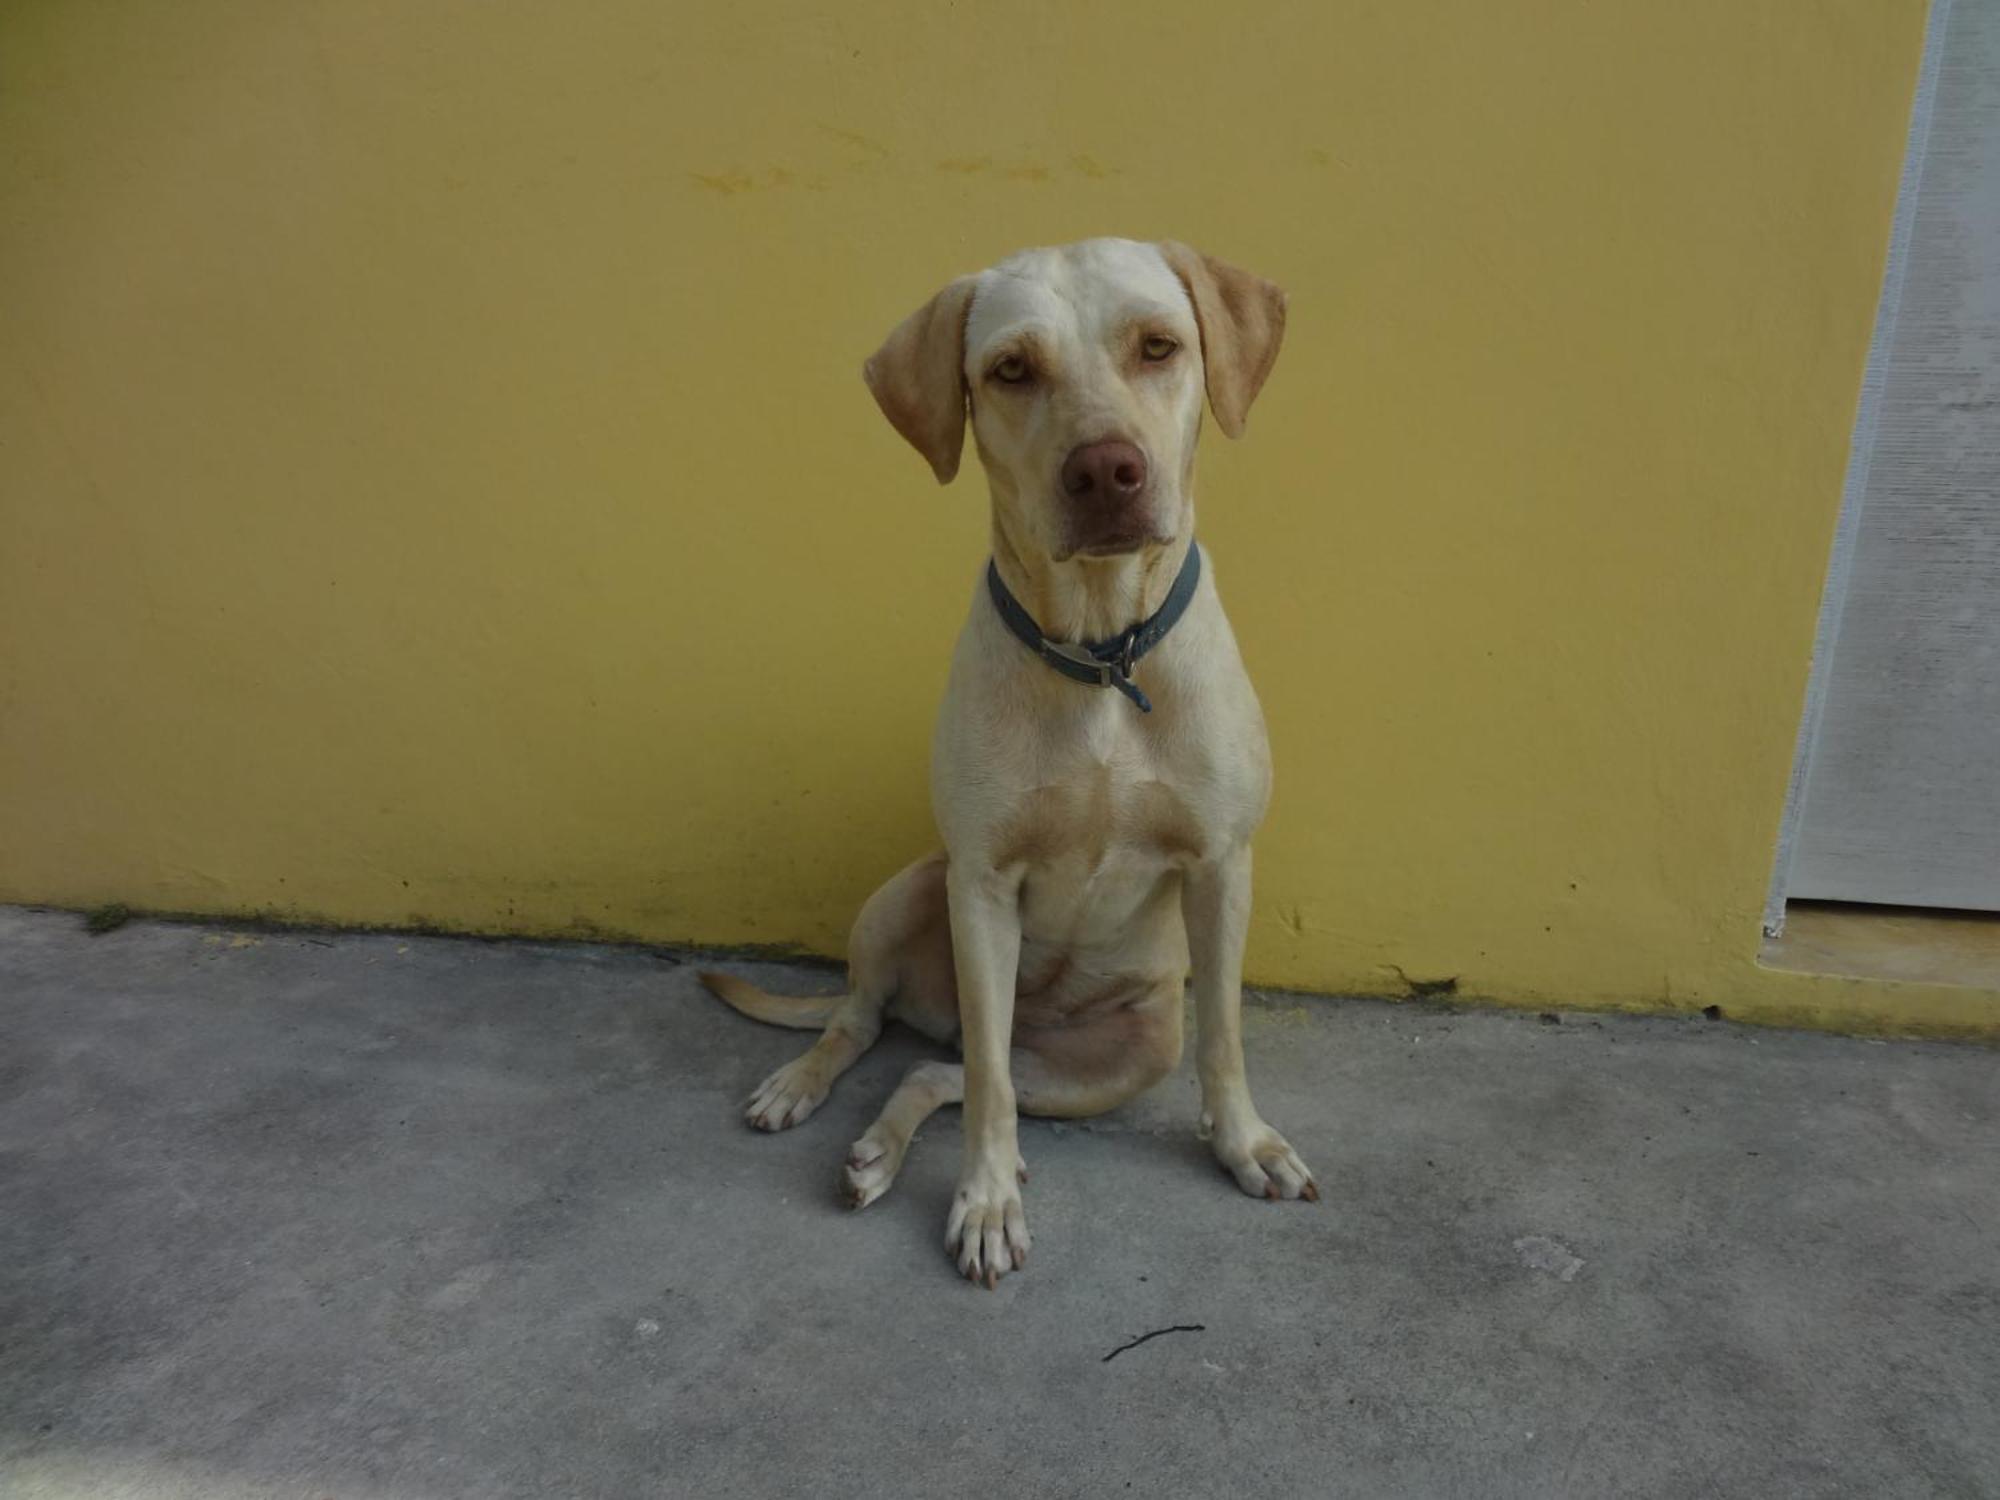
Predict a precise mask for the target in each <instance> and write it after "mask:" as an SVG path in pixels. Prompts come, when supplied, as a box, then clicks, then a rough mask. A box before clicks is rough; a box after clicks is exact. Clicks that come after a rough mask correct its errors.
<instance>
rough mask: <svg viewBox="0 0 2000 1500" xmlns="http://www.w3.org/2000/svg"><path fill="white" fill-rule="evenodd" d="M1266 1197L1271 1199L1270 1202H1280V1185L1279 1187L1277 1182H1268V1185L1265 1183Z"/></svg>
mask: <svg viewBox="0 0 2000 1500" xmlns="http://www.w3.org/2000/svg"><path fill="white" fill-rule="evenodd" d="M1264 1196H1265V1197H1266V1198H1268V1199H1270V1200H1271V1201H1272V1202H1273V1203H1275V1202H1277V1201H1278V1185H1277V1183H1275V1182H1267V1183H1265V1184H1264Z"/></svg>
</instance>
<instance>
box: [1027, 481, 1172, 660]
mask: <svg viewBox="0 0 2000 1500" xmlns="http://www.w3.org/2000/svg"><path fill="white" fill-rule="evenodd" d="M1193 541H1194V532H1193V527H1192V526H1191V525H1190V526H1188V527H1184V528H1183V529H1182V530H1181V532H1180V534H1178V535H1177V536H1175V537H1174V539H1173V540H1172V541H1170V542H1162V543H1158V544H1156V545H1152V546H1147V547H1142V548H1141V549H1140V550H1138V551H1137V552H1128V553H1124V554H1121V555H1120V556H1117V557H1071V558H1067V559H1065V560H1064V561H1062V562H1057V561H1056V560H1055V559H1054V558H1052V557H1050V556H1049V555H1048V553H1047V552H1045V551H1044V550H1042V548H1040V547H1039V546H1037V545H1036V544H1035V543H1034V542H1033V541H1032V540H1030V539H1027V538H1021V537H1015V536H1014V535H1012V534H1011V532H1010V528H1009V527H1008V525H1007V522H1006V519H1005V513H1004V512H1003V511H1002V510H1000V509H999V508H998V507H995V509H994V514H993V562H994V565H995V566H996V567H997V568H999V570H1000V581H1001V582H1002V583H1004V584H1006V585H1007V589H1008V592H1010V593H1011V594H1013V596H1014V597H1015V598H1016V599H1018V600H1020V601H1021V604H1022V607H1023V608H1025V609H1026V610H1027V611H1028V613H1029V614H1031V615H1033V616H1034V617H1035V623H1036V624H1037V625H1039V626H1041V628H1042V633H1043V634H1044V635H1046V636H1047V637H1048V638H1049V639H1050V640H1053V641H1071V642H1084V641H1105V640H1110V639H1111V638H1112V637H1113V636H1116V635H1118V634H1120V633H1121V632H1123V631H1126V630H1130V629H1131V628H1132V627H1133V626H1134V625H1137V624H1139V623H1140V622H1141V621H1143V620H1146V619H1150V618H1151V617H1152V616H1153V615H1154V614H1156V613H1158V612H1159V609H1160V606H1161V605H1163V604H1164V603H1166V600H1167V593H1168V591H1169V590H1171V589H1172V588H1173V586H1174V580H1175V579H1176V578H1178V577H1179V576H1180V571H1181V566H1182V565H1183V564H1184V563H1185V562H1186V561H1187V554H1188V547H1189V546H1190V545H1191V544H1192V543H1193Z"/></svg>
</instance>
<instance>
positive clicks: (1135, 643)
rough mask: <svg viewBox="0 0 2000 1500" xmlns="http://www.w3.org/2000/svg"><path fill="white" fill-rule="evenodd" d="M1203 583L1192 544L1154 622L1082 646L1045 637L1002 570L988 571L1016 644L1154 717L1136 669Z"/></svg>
mask: <svg viewBox="0 0 2000 1500" xmlns="http://www.w3.org/2000/svg"><path fill="white" fill-rule="evenodd" d="M1200 582H1201V548H1199V547H1197V546H1196V545H1195V544H1194V543H1193V542H1189V543H1188V552H1187V561H1186V562H1184V563H1182V564H1181V573H1180V577H1178V578H1176V579H1175V580H1174V586H1173V587H1172V588H1170V589H1168V590H1167V601H1166V603H1164V604H1162V605H1161V606H1160V607H1159V609H1158V610H1157V611H1156V612H1155V613H1154V614H1153V615H1152V616H1150V617H1149V618H1147V619H1144V620H1141V621H1140V622H1139V623H1138V624H1137V625H1134V626H1133V627H1132V628H1131V629H1130V630H1127V631H1123V632H1121V633H1120V634H1118V635H1114V636H1113V637H1111V639H1110V640H1108V641H1089V642H1085V643H1084V644H1082V645H1080V646H1079V645H1072V644H1070V643H1069V642H1068V641H1052V640H1050V639H1049V638H1048V637H1047V636H1046V635H1044V634H1043V633H1042V627H1041V626H1039V625H1037V624H1036V623H1035V617H1034V616H1033V615H1031V614H1029V613H1028V612H1027V610H1026V609H1024V608H1022V606H1021V601H1020V600H1018V599H1016V598H1015V597H1014V596H1013V594H1012V593H1010V592H1009V591H1008V588H1007V585H1006V584H1004V583H1002V582H1001V581H1000V569H999V567H998V565H997V564H994V563H990V562H989V563H988V564H987V565H986V589H987V592H988V593H990V594H991V595H992V596H993V607H994V608H995V609H996V610H998V611H999V612H1000V619H1001V622H1002V623H1003V624H1005V625H1006V627H1007V628H1008V629H1009V630H1010V631H1012V632H1013V634H1014V638H1015V639H1016V640H1018V641H1019V642H1020V643H1021V644H1022V645H1024V646H1026V647H1027V648H1028V649H1029V650H1030V651H1032V652H1034V653H1035V655H1037V656H1039V657H1040V658H1041V659H1042V660H1043V661H1045V662H1047V663H1048V664H1049V665H1050V666H1052V667H1054V668H1055V669H1056V670H1057V671H1058V672H1060V673H1062V675H1063V676H1065V677H1067V678H1069V679H1071V680H1072V681H1075V682H1085V683H1089V684H1090V685H1091V686H1092V687H1115V688H1117V689H1118V691H1119V692H1121V693H1123V694H1124V695H1125V696H1126V697H1128V698H1130V699H1131V700H1132V701H1133V702H1134V703H1136V704H1138V705H1139V712H1140V713H1142V714H1149V713H1151V712H1152V711H1153V702H1152V700H1151V699H1150V698H1148V697H1147V696H1146V695H1145V694H1144V693H1142V692H1140V691H1139V684H1138V683H1136V682H1134V681H1133V680H1132V669H1133V668H1134V667H1136V666H1138V664H1139V658H1140V657H1142V656H1144V655H1145V654H1146V653H1147V652H1148V651H1151V650H1152V649H1153V648H1154V647H1155V646H1157V645H1159V644H1160V642H1161V641H1162V640H1163V639H1164V638H1165V637H1166V634H1167V632H1168V631H1169V630H1172V629H1173V628H1174V626H1175V625H1176V624H1177V623H1179V621H1180V617H1181V616H1182V615H1184V614H1186V613H1187V607H1188V604H1189V602H1190V601H1192V600H1193V598H1194V590H1195V585H1196V584H1198V583H1200Z"/></svg>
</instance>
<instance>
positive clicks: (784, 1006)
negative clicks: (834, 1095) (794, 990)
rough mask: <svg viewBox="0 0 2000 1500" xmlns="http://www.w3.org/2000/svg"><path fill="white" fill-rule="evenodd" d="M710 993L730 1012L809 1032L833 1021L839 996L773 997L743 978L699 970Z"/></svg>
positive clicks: (709, 970) (840, 997) (766, 1022)
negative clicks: (737, 1012)
mask: <svg viewBox="0 0 2000 1500" xmlns="http://www.w3.org/2000/svg"><path fill="white" fill-rule="evenodd" d="M697 977H698V978H699V979H700V980H701V982H702V983H703V984H705V985H707V986H708V988H709V990H710V992H711V993H713V994H714V995H715V996H716V997H717V998H718V999H720V1000H721V1001H722V1002H723V1003H724V1004H725V1005H728V1006H729V1007H730V1008H731V1009H734V1010H739V1011H741V1012H742V1013H743V1014H744V1015H746V1016H748V1017H749V1018H750V1019H751V1020H753V1021H762V1022H764V1023H765V1024H766V1025H767V1026H789V1027H791V1028H792V1029H793V1030H795V1031H812V1030H814V1029H816V1028H818V1027H821V1026H824V1025H826V1023H827V1022H828V1021H831V1020H832V1019H833V1011H834V1007H835V1006H837V1005H839V1004H840V1002H841V1000H842V999H843V998H845V997H844V996H840V995H812V996H806V995H773V994H771V993H769V992H768V991H765V990H760V989H758V988H757V986H756V985H754V984H752V983H751V982H750V981H749V980H747V979H738V978H737V977H736V976H735V975H734V974H721V973H717V972H716V971H715V970H713V969H703V970H702V971H701V973H700V974H699V975H698V976H697Z"/></svg>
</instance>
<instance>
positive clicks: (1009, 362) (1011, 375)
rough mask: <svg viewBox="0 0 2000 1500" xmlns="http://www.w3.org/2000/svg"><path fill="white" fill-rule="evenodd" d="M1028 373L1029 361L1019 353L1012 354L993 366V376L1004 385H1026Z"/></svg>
mask: <svg viewBox="0 0 2000 1500" xmlns="http://www.w3.org/2000/svg"><path fill="white" fill-rule="evenodd" d="M1028 373H1029V372H1028V362H1027V361H1026V360H1025V359H1023V358H1021V356H1020V355H1018V354H1010V355H1008V356H1007V357H1006V358H1005V359H1003V360H1001V361H999V362H998V363H997V364H995V365H994V366H993V378H994V379H995V380H997V381H999V382H1000V383H1001V384H1002V385H1025V384H1026V383H1027V380H1028Z"/></svg>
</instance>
